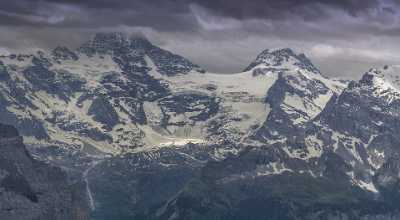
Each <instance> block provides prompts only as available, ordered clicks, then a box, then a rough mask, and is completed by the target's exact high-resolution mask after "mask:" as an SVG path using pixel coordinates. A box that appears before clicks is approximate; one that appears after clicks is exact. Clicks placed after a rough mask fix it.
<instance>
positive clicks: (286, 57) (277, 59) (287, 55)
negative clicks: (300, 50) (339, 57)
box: [245, 48, 320, 73]
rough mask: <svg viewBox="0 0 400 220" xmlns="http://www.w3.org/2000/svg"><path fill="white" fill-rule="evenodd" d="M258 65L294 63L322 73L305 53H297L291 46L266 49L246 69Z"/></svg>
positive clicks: (279, 65)
mask: <svg viewBox="0 0 400 220" xmlns="http://www.w3.org/2000/svg"><path fill="white" fill-rule="evenodd" d="M258 65H264V66H268V67H271V68H276V67H285V66H287V65H294V66H297V67H299V68H302V69H306V70H308V71H310V72H315V73H320V72H319V70H318V69H317V68H316V67H315V66H314V65H313V64H312V63H311V61H310V60H309V59H308V58H307V57H306V56H305V55H304V54H296V53H295V52H294V51H293V50H292V49H290V48H284V49H278V50H269V49H267V50H264V51H263V52H261V53H260V54H259V55H258V56H257V58H256V60H255V61H253V62H252V63H251V64H250V65H249V66H248V67H247V68H246V70H245V71H249V70H251V69H253V68H255V67H256V66H258Z"/></svg>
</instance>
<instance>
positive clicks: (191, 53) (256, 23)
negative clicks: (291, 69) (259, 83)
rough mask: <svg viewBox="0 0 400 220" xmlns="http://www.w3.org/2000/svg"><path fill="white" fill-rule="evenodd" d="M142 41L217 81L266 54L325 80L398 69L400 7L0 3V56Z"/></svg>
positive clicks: (367, 2)
mask: <svg viewBox="0 0 400 220" xmlns="http://www.w3.org/2000/svg"><path fill="white" fill-rule="evenodd" d="M108 31H122V32H127V33H132V34H144V35H145V36H146V37H147V38H148V39H149V40H150V41H152V42H153V43H154V44H156V45H159V46H161V47H163V48H166V49H169V50H171V51H173V52H175V53H177V54H180V55H183V56H185V57H187V58H189V59H190V60H192V61H193V62H195V63H197V64H199V65H201V66H203V67H204V68H206V69H208V70H210V71H214V72H222V73H230V72H239V71H241V70H243V69H244V68H245V67H246V66H247V65H248V64H249V63H250V62H251V61H252V60H253V59H254V58H255V56H256V55H257V54H258V53H259V52H261V51H262V50H264V49H267V48H284V47H290V48H293V49H295V50H296V51H297V52H303V53H305V54H306V55H307V56H309V57H310V58H311V59H312V61H313V62H314V63H315V64H316V65H317V66H319V67H320V69H321V70H322V72H324V73H325V74H326V75H330V76H341V77H347V78H353V79H354V78H357V77H359V76H360V75H361V74H362V73H363V72H365V71H367V70H368V69H369V68H371V67H377V66H378V67H379V66H382V65H385V64H400V43H399V42H400V41H399V40H400V38H399V37H400V0H13V1H5V0H4V1H3V0H1V3H0V36H1V37H0V53H7V52H10V51H15V50H17V51H20V50H35V49H37V48H43V49H49V48H53V47H55V46H57V45H67V46H70V47H72V48H74V47H77V46H79V45H80V44H81V43H83V42H84V41H86V40H88V39H89V38H90V37H91V35H93V33H95V32H108Z"/></svg>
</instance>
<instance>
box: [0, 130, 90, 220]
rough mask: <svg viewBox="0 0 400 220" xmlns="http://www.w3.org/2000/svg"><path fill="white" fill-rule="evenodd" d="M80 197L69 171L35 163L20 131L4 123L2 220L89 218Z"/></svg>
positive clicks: (0, 156) (0, 153) (1, 141)
mask: <svg viewBox="0 0 400 220" xmlns="http://www.w3.org/2000/svg"><path fill="white" fill-rule="evenodd" d="M79 197H80V196H79V187H78V186H74V185H69V184H68V182H67V176H66V173H65V172H63V171H62V170H61V169H60V168H56V167H51V166H50V165H48V164H44V163H42V162H39V161H36V160H34V159H33V158H32V157H31V156H30V155H29V153H28V152H27V150H26V148H25V146H24V144H23V143H22V137H20V136H19V134H18V132H17V130H16V129H15V128H13V127H11V126H7V125H3V124H0V219H8V220H23V219H26V220H32V219H43V220H70V219H77V220H85V219H88V218H87V214H88V213H87V212H88V211H87V209H86V208H85V207H87V206H86V204H85V203H84V202H83V201H85V200H83V199H82V198H79Z"/></svg>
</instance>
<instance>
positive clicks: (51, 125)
mask: <svg viewBox="0 0 400 220" xmlns="http://www.w3.org/2000/svg"><path fill="white" fill-rule="evenodd" d="M0 60H1V61H2V62H1V63H0V104H1V105H0V122H3V123H7V124H12V125H14V126H15V127H17V129H18V130H19V131H20V132H21V134H22V135H23V136H24V140H25V143H26V144H27V146H28V149H29V151H30V152H31V153H32V154H33V155H34V156H35V157H37V158H39V159H41V160H43V161H47V162H48V163H51V164H54V165H56V166H60V167H63V168H64V169H66V170H68V171H69V175H70V176H71V178H73V179H80V178H82V175H83V173H84V177H85V182H86V185H87V187H89V186H90V189H89V190H88V191H89V192H90V195H91V198H92V199H91V206H92V208H93V211H92V212H93V213H92V214H93V216H95V219H96V220H97V219H99V220H100V219H107V218H116V216H117V215H120V216H118V218H121V219H124V218H126V219H131V218H139V219H141V218H145V219H146V218H150V219H163V218H164V219H165V218H170V219H188V218H189V219H192V218H193V219H202V218H201V216H202V213H203V214H204V216H208V217H210V218H212V217H220V218H225V217H226V218H227V219H234V218H239V219H240V216H242V215H243V214H245V213H242V212H240V211H237V210H241V209H243V210H245V212H246V210H253V209H252V207H248V206H244V204H243V203H241V202H240V199H239V200H237V198H241V197H240V196H239V197H237V196H238V195H241V196H243V198H246V200H248V201H249V202H251V201H252V202H253V203H254V204H255V207H259V208H256V209H255V210H254V211H256V212H257V213H258V212H260V216H262V215H263V213H264V212H263V211H262V210H269V211H270V210H273V209H274V207H275V208H277V210H280V211H281V212H279V213H275V214H274V216H275V217H276V218H274V217H270V218H267V219H285V218H286V219H291V218H292V217H293V216H296V215H297V214H299V213H301V215H299V216H301V217H299V219H324V218H325V219H346V218H355V219H379V216H380V215H381V216H384V217H387V218H389V217H388V216H390V215H392V214H393V216H395V215H396V213H398V211H399V210H398V209H396V207H392V206H391V205H390V204H392V203H393V201H398V198H400V196H398V194H397V193H396V190H397V184H398V183H399V182H400V181H399V179H400V177H398V176H397V175H396V172H397V171H398V167H399V166H398V164H397V162H396V156H395V155H397V154H399V153H400V152H399V151H398V149H397V148H396V146H397V145H398V144H399V143H400V141H399V140H400V137H399V136H398V135H397V133H396V130H398V129H399V128H400V127H399V125H400V123H399V121H400V118H399V112H398V110H397V109H398V107H399V106H398V105H399V103H400V99H399V97H398V94H399V93H398V87H397V86H398V84H396V83H397V82H398V81H397V80H398V79H397V77H396V75H397V69H396V67H389V66H388V67H384V68H382V69H381V70H375V69H372V70H371V71H369V72H367V73H366V74H365V75H364V77H363V78H362V79H361V80H360V81H358V82H350V83H347V82H343V81H340V80H335V79H330V78H328V77H326V76H324V75H323V74H322V73H321V72H320V71H319V70H318V69H317V68H316V67H315V66H314V65H313V64H312V62H311V61H310V60H309V59H308V58H307V57H306V56H305V55H304V54H296V53H295V52H294V51H292V50H291V49H279V50H265V51H263V52H262V53H260V54H259V55H258V56H257V57H256V59H255V60H254V61H253V62H252V63H251V64H250V65H249V67H248V68H246V69H245V71H244V72H241V73H235V74H215V73H210V72H207V71H205V70H203V69H202V68H200V67H199V66H197V65H196V64H193V63H191V62H190V61H188V60H187V59H185V58H183V57H180V56H179V55H176V54H173V53H171V52H168V51H165V50H163V49H161V48H159V47H156V46H154V45H152V44H151V43H150V42H149V41H147V40H144V39H140V38H139V39H138V38H134V39H130V38H129V37H127V36H125V35H122V34H118V33H110V34H107V33H103V34H98V35H95V37H94V38H93V39H92V40H89V41H88V43H85V44H83V45H82V46H81V47H80V48H78V49H77V50H70V49H68V48H66V47H62V46H61V47H57V48H55V49H54V50H53V51H52V52H49V53H46V52H39V53H37V54H34V55H13V56H9V57H2V58H0ZM92 164H97V165H96V166H93V165H92ZM88 169H89V170H88ZM85 170H86V171H87V172H83V173H82V171H85ZM89 171H90V172H89ZM164 172H165V173H168V175H164V174H163V173H164ZM149 180H151V181H153V182H154V183H159V184H160V185H157V186H154V187H153V188H152V189H150V188H149V187H148V186H147V185H148V182H146V181H149ZM335 181H337V182H338V185H337V186H335V185H334V184H332V182H335ZM163 183H165V184H167V186H168V189H169V190H170V191H168V192H162V191H163V187H162V184H163ZM269 183H271V184H272V186H274V187H264V185H268V184H269ZM279 183H282V185H280V184H279ZM293 183H297V184H299V185H301V186H302V188H301V189H300V190H299V191H296V190H293V189H294V187H296V185H293ZM246 184H249V185H250V186H251V187H250V188H249V186H248V185H246ZM126 185H130V186H132V187H125V186H126ZM230 186H231V187H230ZM316 186H318V190H319V191H313V188H315V187H316ZM243 187H244V189H249V190H245V192H246V193H244V194H241V193H240V192H238V190H239V191H240V189H242V188H243ZM252 187H254V190H255V191H257V190H260V191H262V192H265V194H262V195H265V197H263V196H262V195H261V196H260V195H257V194H255V193H254V191H252V190H251V188H252ZM140 189H142V190H140ZM153 190H156V191H158V192H160V195H159V196H156V197H154V198H152V199H150V198H148V197H149V196H150V195H151V194H152V191H153ZM121 192H125V193H121ZM313 192H315V194H313ZM344 192H346V193H348V195H344V194H346V193H344ZM276 193H277V194H276ZM280 193H281V194H280ZM213 194H214V195H213ZM292 194H293V195H292ZM115 195H120V197H121V200H119V199H118V198H115ZM203 196H204V197H203ZM303 196H304V198H309V199H306V200H304V198H303ZM227 198H231V200H230V199H227ZM226 199H227V200H226ZM341 199H343V200H344V201H345V203H343V204H342V205H340V204H339V201H340V200H341ZM122 201H125V202H123V203H122ZM201 201H205V202H206V203H205V204H206V205H205V206H204V204H203V203H201ZM287 201H292V202H289V203H286V202H287ZM221 202H222V203H221ZM303 202H305V203H304V204H302V203H303ZM140 204H146V205H145V206H144V205H140ZM227 204H230V205H227ZM363 205H365V207H376V212H374V211H371V210H368V209H365V208H362V207H363ZM346 206H348V207H351V209H352V210H349V209H346ZM385 206H387V207H388V208H387V209H385V208H382V207H385ZM313 207H318V208H317V209H313ZM118 209H121V210H123V211H122V212H121V213H120V214H118V213H117V211H115V210H118ZM288 211H289V212H290V213H292V214H293V215H290V213H289V214H287V212H288ZM249 212H250V211H249ZM154 213H156V215H155V216H154V215H153V214H154ZM224 213H231V214H230V215H225V214H224ZM268 213H269V212H267V213H264V214H268ZM257 216H258V215H257ZM335 216H336V217H335ZM338 216H339V217H338ZM340 216H342V217H340ZM371 216H372V217H371ZM311 217H312V218H311ZM369 217H371V218H369ZM203 219H204V218H203ZM389 219H390V218H389Z"/></svg>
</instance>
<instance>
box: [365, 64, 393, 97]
mask: <svg viewBox="0 0 400 220" xmlns="http://www.w3.org/2000/svg"><path fill="white" fill-rule="evenodd" d="M359 83H360V85H361V86H363V87H365V88H368V89H372V90H373V94H374V95H375V96H378V97H386V98H387V100H388V101H392V100H393V99H394V98H398V97H400V66H384V67H383V68H381V69H370V70H369V71H368V72H367V73H365V74H364V76H363V77H362V79H361V80H360V82H359Z"/></svg>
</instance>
